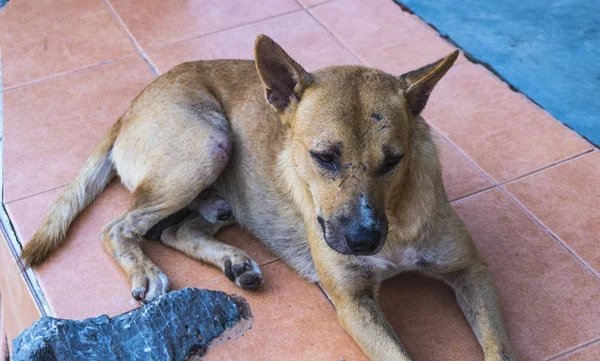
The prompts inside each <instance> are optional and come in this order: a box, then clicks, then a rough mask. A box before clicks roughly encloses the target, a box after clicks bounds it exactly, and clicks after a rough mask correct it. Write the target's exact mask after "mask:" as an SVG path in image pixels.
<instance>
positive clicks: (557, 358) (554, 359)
mask: <svg viewBox="0 0 600 361" xmlns="http://www.w3.org/2000/svg"><path fill="white" fill-rule="evenodd" d="M594 344H600V338H598V339H595V340H592V341H590V342H586V343H584V344H583V345H579V346H576V347H573V348H572V349H570V350H568V351H567V352H565V353H562V354H560V355H557V356H553V357H551V358H549V359H547V360H546V361H560V360H564V357H566V356H570V355H572V354H574V353H576V352H578V351H581V350H583V349H585V348H587V347H589V346H593V345H594Z"/></svg>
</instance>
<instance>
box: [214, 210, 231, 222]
mask: <svg viewBox="0 0 600 361" xmlns="http://www.w3.org/2000/svg"><path fill="white" fill-rule="evenodd" d="M231 216H232V214H231V209H229V208H228V209H223V210H221V211H220V212H219V215H218V216H217V219H218V220H219V221H228V220H229V219H230V218H231Z"/></svg>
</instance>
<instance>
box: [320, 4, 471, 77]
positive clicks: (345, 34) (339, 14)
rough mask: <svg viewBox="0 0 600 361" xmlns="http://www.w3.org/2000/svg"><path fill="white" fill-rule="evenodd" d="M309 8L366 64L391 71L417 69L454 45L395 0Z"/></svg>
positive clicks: (448, 51) (448, 50)
mask: <svg viewBox="0 0 600 361" xmlns="http://www.w3.org/2000/svg"><path fill="white" fill-rule="evenodd" d="M310 12H311V13H312V14H313V15H315V16H316V17H317V19H318V20H319V21H320V22H321V23H322V24H323V25H325V26H326V27H327V28H328V29H330V30H331V31H332V32H333V34H334V35H335V36H336V37H337V38H338V39H340V40H341V41H342V42H343V43H344V44H345V45H346V46H347V47H348V49H350V50H351V51H352V52H353V53H354V54H356V55H357V56H358V57H359V58H360V59H361V60H362V61H363V62H364V63H365V64H366V65H368V66H372V67H376V68H380V69H382V70H384V71H386V72H389V73H393V74H398V75H400V74H402V73H405V72H407V71H409V70H413V69H417V68H419V67H421V66H424V65H426V64H429V63H431V62H434V61H436V60H438V59H440V58H442V57H444V56H446V55H448V54H449V53H450V52H452V51H453V50H454V49H455V48H454V47H453V46H452V45H450V44H449V43H448V42H447V41H445V40H444V39H442V38H441V37H440V36H439V35H438V34H437V33H436V32H435V31H434V30H433V29H431V28H430V27H429V26H427V25H426V24H425V23H423V22H422V21H421V20H420V19H418V18H417V17H416V16H414V15H412V14H409V13H407V12H404V11H402V9H401V8H400V7H399V6H398V5H397V4H395V3H394V2H393V1H387V0H373V1H360V0H340V1H334V2H331V3H328V4H325V5H322V6H319V7H316V8H314V9H311V10H310ZM462 60H464V58H463V59H462Z"/></svg>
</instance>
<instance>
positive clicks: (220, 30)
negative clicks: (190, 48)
mask: <svg viewBox="0 0 600 361" xmlns="http://www.w3.org/2000/svg"><path fill="white" fill-rule="evenodd" d="M105 1H107V0H105ZM302 11H305V9H304V7H302V6H301V7H300V9H295V10H291V11H288V12H285V13H281V14H278V15H273V16H270V17H267V18H264V19H258V20H255V21H251V22H249V23H245V24H241V25H235V26H231V27H227V28H223V29H219V30H216V31H210V32H207V33H205V34H200V35H196V36H192V37H190V38H185V39H179V40H176V41H174V42H172V43H168V44H164V45H159V46H155V47H151V48H148V49H146V51H147V52H148V53H151V52H153V51H156V50H159V49H163V48H166V47H169V46H172V45H176V44H180V43H183V42H186V41H190V40H195V39H199V38H203V37H206V36H209V35H214V34H219V33H224V32H227V31H230V30H233V29H243V28H246V27H249V26H252V25H256V24H260V23H263V22H267V21H270V20H273V19H277V18H280V17H283V16H286V15H291V14H294V13H299V12H302Z"/></svg>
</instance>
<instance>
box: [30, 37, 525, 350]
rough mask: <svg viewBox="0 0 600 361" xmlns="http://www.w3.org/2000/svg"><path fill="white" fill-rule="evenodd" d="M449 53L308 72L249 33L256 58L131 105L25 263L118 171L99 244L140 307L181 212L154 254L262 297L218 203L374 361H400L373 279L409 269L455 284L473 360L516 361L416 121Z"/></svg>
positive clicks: (180, 80) (156, 279)
mask: <svg viewBox="0 0 600 361" xmlns="http://www.w3.org/2000/svg"><path fill="white" fill-rule="evenodd" d="M457 56H458V51H456V52H454V53H452V54H450V55H449V56H448V57H446V58H445V59H442V60H440V61H438V62H435V63H433V64H431V65H428V66H425V67H423V68H421V69H418V70H415V71H412V72H409V73H407V74H404V75H401V76H392V75H388V74H386V73H383V72H381V71H379V70H376V69H369V68H365V67H361V66H335V67H330V68H326V69H322V70H319V71H316V72H314V73H311V74H309V73H307V72H306V71H305V70H304V69H303V68H302V67H301V66H300V65H298V64H297V63H296V62H295V61H294V60H292V59H291V58H290V57H289V56H288V55H287V54H286V53H285V52H284V51H283V50H282V49H281V48H280V47H279V46H278V45H277V44H276V43H275V42H273V41H272V40H271V39H270V38H268V37H266V36H259V37H258V38H257V41H256V46H255V62H252V61H241V60H240V61H238V60H219V61H198V62H192V63H185V64H182V65H179V66H177V67H175V68H174V69H172V70H171V71H169V72H168V73H166V74H164V75H162V76H161V77H159V78H158V79H156V80H155V81H154V82H153V83H152V84H151V85H150V86H149V87H148V88H146V89H145V90H144V91H143V92H142V93H141V94H140V95H139V96H138V97H137V98H136V99H135V100H134V101H133V103H132V104H131V107H130V108H129V110H128V111H127V112H126V113H125V114H124V115H123V116H122V117H121V118H120V119H119V121H118V122H117V123H116V124H115V125H114V127H113V128H112V129H111V130H110V131H109V133H108V134H107V135H106V137H105V138H104V140H103V141H102V142H101V143H100V145H99V146H98V147H97V148H96V150H95V151H94V153H93V154H92V156H91V157H90V158H89V159H88V160H87V162H86V164H85V165H84V167H83V168H82V170H81V171H80V173H79V175H78V176H77V178H75V180H74V181H73V183H72V184H71V185H70V186H69V187H68V188H67V189H66V190H65V192H64V194H63V195H62V196H61V197H60V199H59V200H58V201H57V202H56V203H55V204H54V206H53V207H52V209H51V210H50V212H49V213H48V215H47V216H46V217H45V218H44V220H43V223H42V226H41V227H40V229H39V230H38V231H37V232H36V234H35V235H34V236H33V238H32V240H31V242H30V243H28V244H27V246H26V247H25V248H24V249H23V253H22V259H23V260H24V262H26V263H27V264H28V265H37V264H39V263H40V262H42V261H43V260H44V259H45V258H46V257H47V256H48V255H49V254H50V253H51V252H52V251H53V250H54V249H55V248H56V247H58V245H59V244H60V243H61V242H62V241H63V240H64V238H65V235H66V232H67V230H68V228H69V226H70V224H71V222H72V221H73V220H74V218H75V217H76V216H77V214H79V212H81V211H82V210H83V209H84V208H85V207H86V206H87V205H88V204H89V203H90V202H91V201H92V200H93V199H94V197H96V196H97V195H98V194H99V193H100V192H101V191H102V190H103V189H104V187H105V186H106V185H107V183H108V182H109V181H110V180H111V178H112V177H113V176H114V175H115V174H118V175H119V176H120V178H121V181H122V182H123V184H125V186H126V187H127V188H129V189H130V190H131V191H132V192H133V201H132V205H131V207H130V208H129V210H128V211H127V212H125V214H123V215H122V216H120V217H119V218H117V219H115V220H114V221H113V222H111V223H110V224H109V225H107V226H106V227H105V228H104V231H103V235H102V238H103V241H104V244H105V246H106V249H107V250H108V251H109V252H110V253H111V254H113V255H114V257H115V259H116V261H117V262H118V263H119V264H120V265H121V267H122V268H123V270H124V271H125V272H126V273H127V274H128V275H129V277H130V278H131V282H132V293H133V297H135V298H136V299H138V300H144V301H151V300H153V299H155V298H156V297H158V296H160V295H161V294H163V293H165V292H167V290H168V279H167V277H166V276H165V275H164V274H163V273H162V272H161V271H160V270H159V269H158V268H157V267H156V265H154V263H152V262H151V261H150V260H149V259H148V257H146V256H145V255H144V253H143V252H142V250H141V247H140V242H141V241H142V239H143V238H144V237H143V236H144V235H145V234H146V233H147V232H148V231H149V230H151V229H152V227H153V226H154V225H156V224H157V223H159V224H161V222H164V219H165V218H167V219H168V218H169V217H172V215H173V214H177V213H178V212H181V210H182V209H188V210H190V211H191V212H192V213H190V214H188V215H185V217H184V218H185V220H183V221H175V222H174V223H175V224H174V225H169V224H167V225H166V230H164V232H162V235H160V236H159V238H160V239H161V240H162V241H163V242H164V243H165V244H166V245H168V246H169V247H172V248H175V249H178V250H180V251H182V252H185V253H186V254H188V255H190V256H192V257H194V258H197V259H199V260H202V261H204V262H208V263H210V264H213V265H215V266H216V267H219V268H221V269H222V270H223V272H225V274H226V275H227V276H228V277H229V278H230V279H232V280H233V281H234V282H236V284H237V285H238V286H240V287H243V288H250V289H252V288H256V287H258V286H259V285H260V283H261V282H262V276H261V273H260V270H259V267H258V265H257V264H256V262H254V261H253V260H252V259H251V258H250V257H249V256H248V255H247V254H246V253H244V252H243V251H241V250H239V249H237V248H235V247H232V246H229V245H226V244H223V243H220V242H219V241H217V240H215V239H214V238H213V237H212V235H213V234H214V231H215V230H216V229H217V228H218V227H219V226H220V225H222V224H223V223H224V222H225V223H226V222H230V221H226V219H227V218H228V211H227V208H228V206H229V205H231V208H232V210H233V214H234V215H235V218H236V221H237V222H238V223H239V224H240V225H241V226H243V227H245V228H246V229H248V230H250V231H251V232H252V233H253V234H254V235H256V236H257V237H258V238H259V239H260V240H261V241H262V242H264V243H265V244H266V245H267V246H268V247H269V248H270V249H271V250H272V251H273V252H274V253H275V254H276V255H278V256H279V257H281V258H282V259H283V260H285V261H286V262H287V263H288V265H290V266H291V267H292V268H294V269H295V270H297V271H298V272H299V273H300V274H301V275H303V276H304V277H306V278H307V279H309V280H310V281H320V282H321V283H322V285H323V286H324V288H325V289H326V290H327V292H328V293H329V295H330V296H331V299H332V300H333V303H334V304H335V307H336V310H337V313H338V316H339V319H340V322H341V324H342V325H343V326H344V327H345V329H346V330H347V332H348V333H350V334H351V335H352V337H353V338H354V340H356V342H357V343H358V344H359V345H360V347H361V348H362V349H363V350H364V352H365V353H366V354H367V355H368V356H369V357H370V358H371V359H372V360H384V361H388V360H409V356H408V355H407V354H406V352H405V351H404V349H403V347H402V346H401V344H400V342H399V341H398V338H397V337H396V335H395V333H394V331H393V329H392V327H391V326H390V325H389V323H388V322H387V321H386V320H385V317H384V315H383V314H382V312H381V311H380V309H379V307H378V305H377V292H378V288H379V284H380V282H381V281H382V280H383V279H385V278H388V277H391V276H393V275H396V274H398V273H400V272H402V271H406V270H416V271H420V272H423V273H425V274H427V275H430V276H433V277H436V278H438V279H441V280H444V281H445V282H446V283H448V284H449V285H450V286H451V287H453V288H454V290H455V292H456V296H457V299H458V303H459V304H460V306H461V308H462V309H463V311H464V313H465V315H466V318H467V320H468V321H469V322H470V324H471V326H472V327H473V330H474V332H475V335H476V336H477V339H478V340H479V342H480V343H481V346H482V347H483V350H484V352H485V360H486V361H506V360H510V359H512V360H514V358H511V357H512V350H511V347H510V345H509V342H508V338H507V336H506V332H505V331H504V327H503V325H502V320H501V315H500V307H499V304H498V300H497V297H496V293H495V290H494V286H493V285H492V280H491V277H490V274H489V273H488V270H487V266H486V265H485V263H484V262H483V261H482V259H481V257H480V256H479V254H478V252H477V251H476V249H475V247H474V245H473V242H472V240H471V238H470V236H469V233H468V232H467V230H466V229H465V226H464V225H463V223H462V222H461V221H460V219H459V218H458V216H457V215H456V213H455V212H454V210H453V209H452V207H451V206H450V204H449V201H448V197H447V196H446V192H445V190H444V187H443V185H442V177H441V172H440V163H439V157H438V153H437V150H436V147H435V144H434V142H433V140H432V138H431V134H430V130H429V127H428V125H427V124H426V123H425V122H424V120H423V119H422V118H421V117H420V116H419V114H420V113H421V111H422V110H423V107H424V106H425V103H426V101H427V99H428V97H429V94H430V93H431V91H432V89H433V87H434V86H435V84H436V83H437V82H438V81H439V80H440V78H441V77H442V76H443V75H444V74H445V73H446V72H447V71H448V69H450V67H451V66H452V64H453V63H454V61H455V60H456V58H457ZM265 92H266V100H267V101H265ZM214 192H217V193H216V194H217V195H218V196H215V193H214ZM219 197H222V199H220V198H219ZM223 200H224V201H223ZM225 204H227V206H225ZM194 212H195V213H194ZM229 213H230V212H229ZM194 215H196V216H194ZM219 220H221V221H219ZM159 231H160V230H159Z"/></svg>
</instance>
